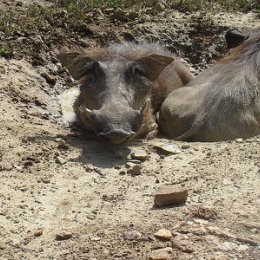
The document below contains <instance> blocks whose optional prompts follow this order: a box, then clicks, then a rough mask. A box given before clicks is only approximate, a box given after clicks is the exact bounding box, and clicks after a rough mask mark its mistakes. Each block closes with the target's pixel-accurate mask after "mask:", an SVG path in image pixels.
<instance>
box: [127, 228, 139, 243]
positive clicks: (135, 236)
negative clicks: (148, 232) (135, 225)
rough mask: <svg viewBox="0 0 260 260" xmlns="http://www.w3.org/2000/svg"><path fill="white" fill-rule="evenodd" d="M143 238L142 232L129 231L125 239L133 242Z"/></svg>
mask: <svg viewBox="0 0 260 260" xmlns="http://www.w3.org/2000/svg"><path fill="white" fill-rule="evenodd" d="M141 237H142V234H141V233H140V232H138V231H135V230H133V231H127V232H125V233H124V238H125V239H126V240H131V241H132V240H138V239H140V238H141Z"/></svg>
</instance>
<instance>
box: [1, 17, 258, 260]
mask: <svg viewBox="0 0 260 260" xmlns="http://www.w3.org/2000/svg"><path fill="white" fill-rule="evenodd" d="M232 17H236V19H237V20H234V19H235V18H234V19H233V20H232V19H229V15H225V19H226V20H225V21H226V22H229V21H231V22H230V23H231V25H232V26H233V23H234V25H236V24H237V23H236V21H238V20H241V23H240V24H238V26H239V27H242V28H249V27H250V25H251V27H254V26H255V25H256V24H257V20H256V19H255V17H254V16H252V15H251V14H248V16H247V19H246V18H245V17H246V15H245V16H243V17H242V18H241V16H239V15H238V16H235V15H232ZM243 19H246V20H243ZM220 20H221V19H220ZM222 20H223V19H222ZM225 21H222V22H223V23H224V22H225ZM245 21H246V22H245ZM155 23H156V22H155ZM150 25H151V28H152V27H154V26H155V24H154V23H151V24H150ZM232 26H231V27H232ZM47 69H49V70H50V69H51V70H52V71H58V70H59V69H60V68H59V64H52V63H48V64H47V65H46V66H43V67H40V68H35V67H33V66H32V65H31V63H30V62H28V61H26V60H25V59H21V60H15V59H11V60H6V59H3V58H1V59H0V80H1V86H0V88H1V93H0V122H1V125H0V138H1V142H0V179H1V180H0V181H1V189H0V198H1V199H0V259H1V260H16V259H17V260H18V259H19V260H21V259H23V260H25V259H29V260H31V259H32V260H34V259H44V260H45V259H46V260H47V259H48V260H49V259H53V260H54V259H56V260H61V259H62V260H64V259H77V260H78V259H89V260H95V259H98V260H99V259H122V260H123V259H140V260H143V259H149V257H151V255H152V254H153V252H154V251H155V250H158V249H162V248H166V249H165V250H166V251H167V252H169V253H166V256H165V257H166V258H154V259H180V260H182V259H201V260H202V259H207V260H211V259H215V260H226V259H243V260H258V259H260V248H259V242H260V235H259V230H260V224H259V223H260V221H259V220H260V219H259V214H260V212H259V210H260V192H259V190H260V189H259V187H260V179H259V174H260V137H259V136H258V137H254V138H251V139H248V140H240V139H238V140H234V141H228V142H218V143H185V142H174V141H171V140H167V139H164V138H163V137H159V138H157V139H155V140H150V141H145V140H136V141H133V142H131V143H127V144H125V145H121V146H111V145H108V144H105V143H102V142H100V141H97V140H96V139H95V138H93V137H92V136H86V135H84V133H83V132H82V131H80V129H79V128H78V127H77V126H76V125H74V126H73V127H70V126H69V124H68V123H67V122H66V121H65V120H64V118H63V116H62V111H61V106H60V103H59V100H60V94H61V93H62V91H63V90H64V89H65V88H66V87H65V83H64V79H63V78H59V77H57V80H56V84H55V85H53V84H48V83H47V82H46V80H45V78H44V77H42V76H41V75H42V72H43V71H45V70H47ZM155 142H160V143H171V144H176V145H177V146H178V147H179V148H180V149H181V152H180V153H178V154H175V155H162V154H160V153H158V151H157V150H155V149H154V148H153V147H154V143H155ZM136 149H141V150H145V151H146V152H147V155H148V156H147V158H146V160H145V161H142V162H140V166H141V174H140V175H138V176H132V175H131V174H128V173H127V169H126V167H127V165H126V164H127V162H129V156H130V154H131V152H132V151H134V150H136ZM118 157H121V158H118ZM165 184H177V185H180V186H181V187H185V188H187V189H188V200H187V202H186V203H185V204H184V205H180V206H178V207H168V208H160V209H157V208H155V207H154V205H153V204H154V203H153V202H154V196H153V195H154V193H155V192H156V191H157V190H158V188H159V187H161V186H162V185H165ZM160 228H165V229H168V230H170V231H171V232H172V238H171V240H170V241H160V240H159V239H157V238H155V236H154V233H155V232H156V231H157V230H159V229H160ZM59 234H60V235H61V237H62V238H64V240H62V241H61V240H59V239H57V235H59ZM62 234H63V236H62ZM66 235H67V237H66ZM65 238H66V239H65Z"/></svg>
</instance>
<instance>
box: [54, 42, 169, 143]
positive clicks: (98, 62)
mask: <svg viewBox="0 0 260 260" xmlns="http://www.w3.org/2000/svg"><path fill="white" fill-rule="evenodd" d="M122 53H123V54H122ZM124 54H125V53H124V52H122V50H120V45H119V46H118V47H117V48H115V49H100V50H97V51H92V53H89V54H81V53H77V52H74V53H66V54H60V55H58V57H59V59H60V60H61V62H62V64H63V65H64V66H66V67H67V68H68V70H69V72H70V74H71V75H72V76H73V77H74V79H76V80H80V83H81V86H80V95H79V97H78V98H77V100H76V102H75V104H74V111H75V113H76V115H77V118H78V119H79V120H80V121H81V123H83V125H84V126H85V127H86V128H88V129H91V130H92V131H94V132H95V133H96V135H97V136H99V137H101V138H103V139H106V140H108V141H110V142H112V143H116V144H118V143H122V142H125V141H127V140H128V139H130V138H131V137H133V136H135V135H137V134H139V132H140V131H141V128H142V125H143V124H145V122H146V121H147V120H148V117H149V116H151V115H152V109H151V104H150V98H149V97H150V96H151V91H152V88H153V82H154V81H155V80H156V79H157V77H158V76H159V74H160V73H161V71H162V70H163V69H164V68H165V67H166V66H167V65H169V64H170V63H171V62H172V61H173V58H172V57H169V56H164V55H160V54H153V53H149V54H140V53H138V51H135V50H133V53H132V54H131V55H129V53H128V55H124Z"/></svg>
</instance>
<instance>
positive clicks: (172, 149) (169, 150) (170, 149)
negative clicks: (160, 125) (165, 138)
mask: <svg viewBox="0 0 260 260" xmlns="http://www.w3.org/2000/svg"><path fill="white" fill-rule="evenodd" d="M153 147H154V148H155V149H157V150H159V151H161V152H163V153H165V154H179V153H181V149H180V148H179V147H178V146H177V145H176V144H163V143H156V144H154V146H153Z"/></svg>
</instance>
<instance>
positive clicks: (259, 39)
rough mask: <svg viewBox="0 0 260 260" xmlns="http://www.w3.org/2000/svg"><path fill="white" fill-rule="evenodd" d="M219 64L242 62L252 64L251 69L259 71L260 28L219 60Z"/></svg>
mask: <svg viewBox="0 0 260 260" xmlns="http://www.w3.org/2000/svg"><path fill="white" fill-rule="evenodd" d="M219 63H220V64H230V63H237V64H239V63H240V64H241V63H244V64H246V65H247V66H250V65H251V66H253V68H252V69H253V70H254V71H256V73H259V69H260V28H259V29H258V30H257V31H256V32H255V33H254V34H253V35H252V36H251V37H250V38H249V39H248V40H246V41H245V42H244V43H243V44H241V45H239V46H238V47H236V48H234V49H233V50H232V51H231V53H230V54H229V55H227V56H226V57H224V58H223V59H222V60H220V62H219Z"/></svg>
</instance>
